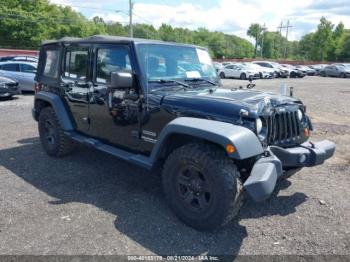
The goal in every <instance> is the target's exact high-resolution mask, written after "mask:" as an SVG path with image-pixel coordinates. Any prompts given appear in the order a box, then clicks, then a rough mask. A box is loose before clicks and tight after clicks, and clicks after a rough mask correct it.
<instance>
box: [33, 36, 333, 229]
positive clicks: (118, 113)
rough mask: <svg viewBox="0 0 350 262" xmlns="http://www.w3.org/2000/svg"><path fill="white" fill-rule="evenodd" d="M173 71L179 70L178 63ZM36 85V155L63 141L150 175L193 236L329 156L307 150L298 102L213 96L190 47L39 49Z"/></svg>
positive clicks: (214, 82)
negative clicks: (246, 199)
mask: <svg viewBox="0 0 350 262" xmlns="http://www.w3.org/2000/svg"><path fill="white" fill-rule="evenodd" d="M91 56H92V57H91ZM185 64H191V66H190V67H189V70H190V71H186V70H187V69H186V68H187V66H186V67H184V66H178V65H185ZM180 67H181V68H180ZM36 81H37V82H38V89H37V92H36V95H35V99H34V108H33V112H32V113H33V117H34V119H35V120H36V121H38V130H39V135H40V140H41V143H42V146H43V149H44V150H45V151H46V152H47V154H48V155H50V156H52V157H63V156H65V155H67V154H69V153H70V152H71V151H72V149H73V148H74V143H73V142H72V141H75V142H77V143H81V144H85V145H88V146H90V147H93V148H95V149H97V150H100V151H102V152H105V153H108V154H111V155H113V156H116V157H119V158H121V159H123V160H125V161H128V162H130V163H133V164H136V165H139V166H141V167H143V168H146V169H149V170H151V169H153V170H159V169H160V167H161V170H162V171H161V173H162V174H161V175H162V183H163V190H164V193H165V196H166V198H167V201H168V203H169V205H170V207H171V208H172V210H173V211H174V213H175V214H176V215H177V216H178V217H179V218H180V219H181V220H182V221H184V222H185V223H186V224H187V225H190V226H192V227H194V228H197V229H200V230H210V229H214V228H217V227H219V226H222V225H224V224H227V223H228V222H229V221H230V220H231V219H232V218H233V217H235V216H236V215H237V213H238V211H239V209H240V206H241V204H242V197H243V190H245V191H246V192H247V193H248V195H250V196H251V197H252V198H253V199H254V200H255V201H263V200H265V199H266V198H268V197H269V196H270V195H271V194H272V192H273V190H274V188H275V186H276V183H277V181H278V179H279V178H283V176H284V175H286V173H285V172H287V173H288V174H291V173H293V172H294V173H295V172H296V170H299V169H300V168H302V167H307V166H308V167H309V166H315V165H319V164H322V163H323V162H324V161H325V160H326V159H328V158H330V157H331V156H332V155H333V154H334V151H335V145H334V143H332V142H330V141H321V142H314V143H312V144H311V143H308V142H307V140H308V138H309V134H310V133H309V132H310V130H312V124H311V121H310V119H309V117H308V116H307V115H306V111H305V106H304V105H303V103H302V102H301V101H300V100H299V99H296V98H293V97H287V96H281V95H277V94H276V95H274V94H272V93H265V92H262V91H258V90H254V89H252V88H254V84H252V83H248V85H247V87H246V88H245V89H244V88H236V89H230V90H228V89H222V88H220V87H219V86H220V79H219V78H218V75H217V73H216V70H215V68H214V66H213V64H212V61H211V58H210V56H209V53H208V51H207V50H206V49H204V48H202V47H198V46H192V45H185V44H178V43H166V42H161V41H154V40H145V39H134V38H119V37H111V36H93V37H89V38H84V39H76V38H64V39H61V40H58V41H50V42H48V43H45V44H44V45H43V46H42V48H41V50H40V59H39V66H38V72H37V74H36ZM126 208H127V205H126Z"/></svg>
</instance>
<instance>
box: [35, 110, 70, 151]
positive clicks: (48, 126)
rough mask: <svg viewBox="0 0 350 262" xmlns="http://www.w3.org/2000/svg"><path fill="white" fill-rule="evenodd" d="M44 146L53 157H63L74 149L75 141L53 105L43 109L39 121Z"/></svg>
mask: <svg viewBox="0 0 350 262" xmlns="http://www.w3.org/2000/svg"><path fill="white" fill-rule="evenodd" d="M38 127H39V135H40V140H41V144H42V147H43V148H44V150H45V151H46V153H47V154H48V155H50V156H52V157H63V156H65V155H67V154H69V153H70V152H71V151H72V150H73V149H74V142H73V141H72V140H71V139H69V138H68V137H67V136H66V135H65V134H64V131H63V129H62V128H61V125H60V123H59V121H58V119H57V116H56V114H55V112H54V110H53V109H52V108H51V107H45V108H43V109H42V110H41V112H40V115H39V121H38Z"/></svg>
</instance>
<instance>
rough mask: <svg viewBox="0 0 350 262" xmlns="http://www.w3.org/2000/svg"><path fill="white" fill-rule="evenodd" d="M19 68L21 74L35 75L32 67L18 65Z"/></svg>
mask: <svg viewBox="0 0 350 262" xmlns="http://www.w3.org/2000/svg"><path fill="white" fill-rule="evenodd" d="M19 66H20V69H21V72H23V73H35V72H36V68H35V67H34V66H32V65H28V64H20V65H19Z"/></svg>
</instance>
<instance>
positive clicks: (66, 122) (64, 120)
mask: <svg viewBox="0 0 350 262" xmlns="http://www.w3.org/2000/svg"><path fill="white" fill-rule="evenodd" d="M40 100H41V101H45V102H47V103H49V104H50V105H51V106H52V108H53V110H54V111H55V113H56V116H57V118H58V121H59V122H60V124H61V127H62V129H63V130H64V131H72V130H74V127H73V123H72V121H71V119H70V117H69V115H68V112H67V110H66V107H65V106H64V103H63V101H62V100H61V98H60V97H59V96H58V95H56V94H54V93H50V92H45V91H40V92H38V93H36V94H35V98H34V105H36V104H37V101H40ZM38 113H39V112H37V108H34V111H33V115H35V116H37V115H38Z"/></svg>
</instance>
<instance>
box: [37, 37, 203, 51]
mask: <svg viewBox="0 0 350 262" xmlns="http://www.w3.org/2000/svg"><path fill="white" fill-rule="evenodd" d="M57 43H67V44H69V43H112V44H113V43H145V44H164V45H176V46H192V47H195V48H201V49H205V48H203V47H200V46H196V45H191V44H181V43H176V42H165V41H160V40H150V39H143V38H131V37H123V36H109V35H93V36H89V37H86V38H78V37H63V38H61V39H58V40H48V41H44V42H43V45H48V44H57Z"/></svg>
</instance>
